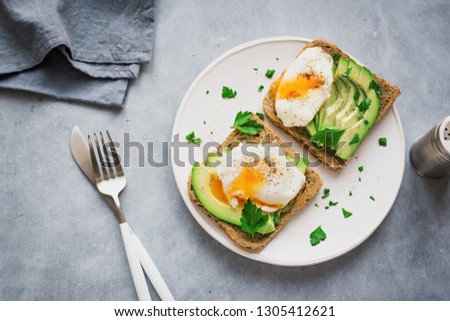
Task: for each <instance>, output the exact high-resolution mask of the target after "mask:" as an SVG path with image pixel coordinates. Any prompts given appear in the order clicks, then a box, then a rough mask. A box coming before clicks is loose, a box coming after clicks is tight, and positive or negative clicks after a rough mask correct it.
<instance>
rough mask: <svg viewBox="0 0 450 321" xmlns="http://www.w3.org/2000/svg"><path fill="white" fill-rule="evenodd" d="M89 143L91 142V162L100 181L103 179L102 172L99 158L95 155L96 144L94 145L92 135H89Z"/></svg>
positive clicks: (97, 179) (96, 177)
mask: <svg viewBox="0 0 450 321" xmlns="http://www.w3.org/2000/svg"><path fill="white" fill-rule="evenodd" d="M88 144H89V151H90V152H91V162H92V167H93V169H94V176H95V180H96V181H100V180H102V174H101V173H100V170H99V168H98V164H97V158H96V157H95V151H94V146H92V140H91V136H89V135H88Z"/></svg>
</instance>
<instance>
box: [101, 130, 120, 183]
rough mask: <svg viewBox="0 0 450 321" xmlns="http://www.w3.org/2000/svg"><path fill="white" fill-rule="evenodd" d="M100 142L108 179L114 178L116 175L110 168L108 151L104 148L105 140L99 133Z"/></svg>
mask: <svg viewBox="0 0 450 321" xmlns="http://www.w3.org/2000/svg"><path fill="white" fill-rule="evenodd" d="M100 141H101V142H102V147H103V153H104V154H105V165H106V166H107V167H108V171H109V175H110V177H111V178H114V177H115V176H116V175H115V173H114V168H113V167H112V166H111V162H110V157H109V154H108V149H107V148H106V144H105V139H104V138H103V134H102V132H100Z"/></svg>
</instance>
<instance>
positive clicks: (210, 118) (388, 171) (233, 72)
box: [171, 37, 405, 266]
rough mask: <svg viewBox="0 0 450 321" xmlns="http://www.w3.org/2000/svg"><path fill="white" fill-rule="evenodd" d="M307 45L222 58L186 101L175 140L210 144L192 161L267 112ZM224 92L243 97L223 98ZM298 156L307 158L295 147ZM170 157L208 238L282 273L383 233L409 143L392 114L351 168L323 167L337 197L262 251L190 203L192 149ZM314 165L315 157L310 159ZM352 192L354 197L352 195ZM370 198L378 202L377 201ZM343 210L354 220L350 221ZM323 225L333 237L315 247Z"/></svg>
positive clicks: (248, 46)
mask: <svg viewBox="0 0 450 321" xmlns="http://www.w3.org/2000/svg"><path fill="white" fill-rule="evenodd" d="M308 42H310V40H309V39H305V38H297V37H276V38H265V39H260V40H255V41H251V42H248V43H245V44H242V45H240V46H237V47H235V48H233V49H231V50H229V51H228V52H226V53H225V54H223V55H222V56H221V57H219V58H217V59H216V60H215V61H213V62H212V63H211V64H210V65H209V66H208V67H206V68H205V69H204V70H203V71H202V72H201V73H200V75H199V76H198V77H197V78H196V79H195V81H194V82H193V83H192V85H191V86H190V88H189V90H188V91H187V93H186V94H185V96H184V98H183V101H182V102H181V104H180V107H179V109H178V113H177V116H176V119H175V123H174V126H173V133H172V134H173V135H174V136H175V135H177V134H179V137H180V140H181V141H184V137H185V136H186V134H188V133H189V132H191V131H194V132H195V134H196V135H197V136H199V137H201V138H202V139H203V142H202V144H201V146H200V147H195V148H194V153H193V155H194V158H195V160H196V161H202V160H203V159H204V155H203V153H202V150H201V149H202V148H203V146H204V145H205V143H208V142H218V143H220V142H222V141H223V140H224V139H225V138H226V137H227V136H228V135H229V134H230V132H231V128H230V127H231V126H232V124H233V122H234V118H235V116H236V114H237V112H239V111H246V110H248V111H252V112H262V99H263V97H264V95H265V92H266V90H267V89H268V88H269V86H270V83H271V82H272V81H273V80H275V79H277V78H278V77H279V75H280V73H281V72H282V71H283V70H284V69H285V68H286V67H287V66H288V65H289V63H290V62H292V61H293V60H294V58H295V57H296V56H297V54H298V53H299V51H300V50H301V49H302V47H303V46H305V45H306V44H307V43H308ZM255 68H257V70H256V69H255ZM267 69H275V70H276V72H275V74H274V76H273V78H272V80H270V79H268V78H267V77H266V76H265V73H266V70H267ZM260 85H263V86H264V90H263V91H262V92H259V91H258V87H259V86H260ZM222 86H228V87H230V88H232V89H234V90H236V91H237V96H236V97H235V98H234V99H223V98H222V97H221V93H222ZM207 92H209V93H208V94H207ZM265 122H266V124H267V125H268V126H270V127H271V128H272V129H273V130H274V131H275V132H276V133H277V134H278V135H279V136H280V137H281V138H282V139H283V140H284V141H289V142H290V141H292V139H291V138H290V137H289V136H288V135H286V134H285V133H284V132H282V131H281V130H279V129H278V128H276V127H275V126H273V125H272V124H271V123H270V121H268V120H266V121H265ZM380 137H386V138H387V147H381V146H379V144H378V139H379V138H380ZM191 146H193V145H192V144H191ZM294 150H296V151H297V152H302V150H301V148H300V147H299V145H298V144H295V143H294ZM303 152H305V151H303ZM305 155H306V154H305ZM171 158H172V168H173V173H174V176H175V180H176V183H177V185H178V189H179V190H180V193H181V196H182V198H183V200H184V202H185V203H186V206H187V207H188V209H189V211H190V212H191V213H192V215H193V216H194V218H195V219H196V220H197V222H198V223H199V224H200V225H201V226H202V227H203V228H204V229H205V231H206V232H207V233H208V234H209V235H211V236H212V237H213V238H214V239H216V240H217V241H218V242H220V243H221V244H222V245H224V246H225V247H227V248H229V249H230V250H232V251H234V252H236V253H238V254H240V255H243V256H245V257H248V258H250V259H252V260H256V261H261V262H266V263H270V264H274V265H282V266H303V265H311V264H316V263H320V262H324V261H327V260H330V259H333V258H335V257H338V256H340V255H342V254H344V253H346V252H348V251H350V250H351V249H354V248H355V247H356V246H358V245H359V244H361V243H362V242H363V241H364V240H366V239H367V238H368V237H369V236H370V235H371V234H372V233H373V232H374V231H375V230H376V228H377V227H378V226H379V225H380V224H381V222H382V221H383V219H384V218H385V217H386V215H387V214H388V212H389V210H390V208H391V206H392V204H393V203H394V201H395V198H396V196H397V193H398V190H399V188H400V183H401V181H402V176H403V170H404V164H405V144H404V138H403V130H402V125H401V123H400V118H399V116H398V113H397V111H396V109H395V107H393V108H391V110H389V111H388V112H387V113H386V115H385V116H384V118H383V120H382V121H381V122H380V123H378V124H377V125H375V126H374V128H373V129H372V130H371V131H370V133H369V135H368V136H367V137H366V138H365V140H364V142H363V143H362V144H361V146H360V147H359V149H358V150H357V152H356V153H355V154H354V155H353V157H352V159H351V161H350V162H349V165H348V166H347V167H346V168H344V169H342V170H341V171H339V172H333V171H331V170H329V169H327V168H325V166H323V165H322V166H318V167H317V165H316V167H315V168H314V169H315V170H316V171H317V172H318V173H319V174H320V176H321V177H322V180H323V182H324V185H323V188H329V189H330V196H329V197H328V198H326V199H322V198H321V196H322V195H323V188H322V190H321V191H320V193H319V194H318V195H317V196H316V197H315V198H313V199H312V200H311V201H310V202H309V204H308V205H307V206H306V207H304V208H303V209H301V210H300V211H299V212H298V213H297V214H296V216H295V217H294V218H293V219H292V220H291V221H290V222H289V223H288V224H287V225H286V226H285V227H284V228H283V229H282V230H281V231H280V233H279V234H278V235H277V236H276V237H275V238H274V239H273V240H272V241H271V242H270V243H269V244H268V245H267V246H266V247H265V248H264V249H263V250H261V251H259V252H251V251H247V250H245V249H243V248H241V247H239V246H237V245H236V244H235V243H234V242H233V241H231V240H230V239H229V238H228V237H227V236H226V235H225V233H224V232H223V231H222V229H221V228H220V227H219V226H218V225H217V224H216V223H215V222H213V220H212V219H210V218H209V217H207V216H206V215H205V214H204V213H203V212H202V211H200V209H199V208H198V207H197V206H196V205H194V204H193V203H192V202H191V200H190V199H189V196H188V193H187V182H188V176H189V174H190V172H191V169H192V163H191V164H189V161H188V158H189V152H188V148H180V149H179V150H178V151H177V152H174V153H172V155H171ZM176 158H177V159H176ZM310 160H313V158H311V157H310ZM180 162H184V163H185V164H184V165H183V164H181V163H180ZM316 163H317V162H316ZM360 166H364V170H363V171H362V172H360V171H359V170H358V167H360ZM359 179H360V180H359ZM349 192H351V193H352V194H353V195H352V196H349ZM370 196H373V198H374V199H375V200H374V201H373V200H371V198H370ZM330 200H331V201H334V202H338V205H337V206H333V207H330V208H329V209H328V210H326V209H325V206H327V205H328V202H329V201H330ZM315 204H317V206H318V207H317V206H315ZM342 208H345V209H346V210H347V211H350V212H352V213H353V215H352V216H351V217H349V218H347V219H344V217H343V214H342ZM318 226H321V227H322V229H323V230H324V231H325V233H326V234H327V238H326V240H325V241H323V242H321V243H320V244H318V245H316V246H311V244H310V242H309V235H310V234H311V232H312V231H313V230H315V229H316V228H317V227H318Z"/></svg>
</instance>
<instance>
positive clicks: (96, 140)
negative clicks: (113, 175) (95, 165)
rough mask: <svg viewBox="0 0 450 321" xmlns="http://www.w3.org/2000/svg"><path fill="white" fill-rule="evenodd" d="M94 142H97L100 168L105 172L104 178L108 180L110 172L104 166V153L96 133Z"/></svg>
mask: <svg viewBox="0 0 450 321" xmlns="http://www.w3.org/2000/svg"><path fill="white" fill-rule="evenodd" d="M94 140H95V146H96V147H97V154H98V160H99V163H100V167H101V168H102V171H103V178H104V179H108V178H109V177H108V171H107V169H106V168H105V167H104V166H103V164H104V161H103V155H102V151H101V149H100V145H99V143H98V139H97V134H95V133H94Z"/></svg>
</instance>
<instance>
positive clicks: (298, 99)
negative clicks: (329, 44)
mask: <svg viewBox="0 0 450 321" xmlns="http://www.w3.org/2000/svg"><path fill="white" fill-rule="evenodd" d="M332 68H333V58H332V57H331V56H330V55H329V54H327V53H326V52H324V51H323V50H322V48H320V47H313V48H308V49H306V50H305V51H303V52H302V53H301V54H300V55H299V56H298V57H297V58H296V59H295V60H294V61H293V62H292V63H291V64H290V65H289V66H288V67H287V69H286V71H285V73H284V75H283V77H282V78H281V79H280V80H279V83H278V88H277V92H276V94H275V110H276V112H277V116H278V117H279V118H280V119H281V121H282V122H283V125H284V126H286V127H293V126H301V127H304V126H306V125H307V124H308V123H309V122H310V121H311V120H312V119H313V118H314V116H315V114H316V113H317V111H318V110H319V109H320V107H321V106H322V105H323V103H324V102H325V100H327V99H328V98H329V97H330V96H331V85H332V83H333V72H332Z"/></svg>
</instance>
